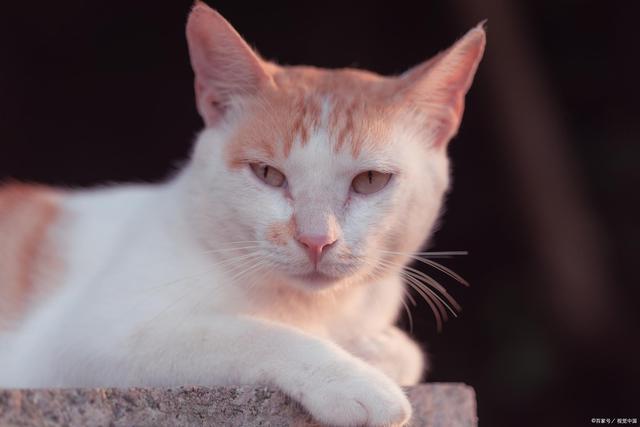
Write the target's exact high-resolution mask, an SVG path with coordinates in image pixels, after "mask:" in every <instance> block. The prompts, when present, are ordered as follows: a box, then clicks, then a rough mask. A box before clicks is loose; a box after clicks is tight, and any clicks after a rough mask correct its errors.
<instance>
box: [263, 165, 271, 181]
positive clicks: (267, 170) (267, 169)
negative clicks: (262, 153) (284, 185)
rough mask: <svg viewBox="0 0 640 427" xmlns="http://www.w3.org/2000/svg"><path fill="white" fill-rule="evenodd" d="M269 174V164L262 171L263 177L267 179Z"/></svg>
mask: <svg viewBox="0 0 640 427" xmlns="http://www.w3.org/2000/svg"><path fill="white" fill-rule="evenodd" d="M268 174H269V166H265V167H264V172H262V177H263V178H264V179H266V178H267V175H268Z"/></svg>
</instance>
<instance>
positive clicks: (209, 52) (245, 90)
mask: <svg viewBox="0 0 640 427" xmlns="http://www.w3.org/2000/svg"><path fill="white" fill-rule="evenodd" d="M187 41H188V44H189V55H190V57H191V66H192V67H193V71H194V73H195V92H196V105H197V108H198V111H199V113H200V115H201V116H202V118H203V120H204V122H205V124H206V125H207V126H213V125H215V124H216V123H217V122H218V121H219V120H220V119H221V118H222V117H223V116H224V114H225V112H226V111H227V110H228V109H229V108H232V106H233V101H234V99H237V98H238V97H242V96H245V95H250V94H252V93H255V92H256V91H258V90H259V89H260V88H261V87H262V85H264V84H267V82H269V81H270V76H269V74H268V73H267V71H266V70H265V67H264V64H263V61H262V60H261V59H260V57H259V56H258V55H257V54H256V53H254V52H253V50H251V48H250V47H249V46H248V45H247V43H246V42H245V41H244V40H243V39H242V37H241V36H240V35H239V34H238V33H237V32H236V30H234V29H233V27H232V26H231V24H229V23H228V22H227V21H226V20H225V19H224V18H223V17H222V15H220V14H219V13H218V12H216V11H215V10H213V9H211V8H210V7H209V6H207V5H206V4H204V3H202V2H200V1H197V2H196V3H195V4H194V6H193V9H192V10H191V13H190V14H189V19H188V21H187Z"/></svg>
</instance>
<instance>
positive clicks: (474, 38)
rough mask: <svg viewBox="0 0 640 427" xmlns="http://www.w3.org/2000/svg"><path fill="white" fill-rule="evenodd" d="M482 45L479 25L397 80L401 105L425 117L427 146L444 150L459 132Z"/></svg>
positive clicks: (483, 23) (482, 38)
mask: <svg viewBox="0 0 640 427" xmlns="http://www.w3.org/2000/svg"><path fill="white" fill-rule="evenodd" d="M485 43H486V34H485V22H481V23H480V24H478V25H477V26H476V27H475V28H473V29H471V30H470V31H469V32H468V33H467V34H465V35H464V36H463V37H462V38H461V39H460V40H458V41H457V42H456V43H455V44H454V45H453V46H451V47H450V48H449V49H447V50H445V51H443V52H440V53H439V54H438V55H436V56H435V57H433V58H431V59H430V60H428V61H426V62H424V63H422V64H420V65H418V66H416V67H414V68H412V69H410V70H409V71H407V72H406V73H404V74H403V75H402V76H400V84H401V86H402V88H401V93H402V99H403V102H409V103H410V104H411V106H412V108H416V109H418V111H420V112H422V113H424V117H425V120H426V122H425V125H426V126H427V130H428V134H429V139H430V142H431V144H432V146H434V147H436V148H440V147H446V145H447V143H448V142H449V140H450V139H451V138H452V137H453V136H454V135H455V134H456V132H457V131H458V127H459V126H460V122H461V120H462V113H463V111H464V97H465V95H466V93H467V91H468V90H469V87H470V86H471V82H472V81H473V77H474V75H475V73H476V69H477V68H478V64H479V63H480V60H481V59H482V54H483V53H484V47H485Z"/></svg>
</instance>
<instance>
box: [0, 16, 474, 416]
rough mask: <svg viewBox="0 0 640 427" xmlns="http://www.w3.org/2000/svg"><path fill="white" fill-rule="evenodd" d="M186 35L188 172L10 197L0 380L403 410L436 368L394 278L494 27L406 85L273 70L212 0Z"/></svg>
mask: <svg viewBox="0 0 640 427" xmlns="http://www.w3.org/2000/svg"><path fill="white" fill-rule="evenodd" d="M187 35H188V37H189V42H190V51H191V58H192V64H193V67H194V70H195V73H196V94H197V99H198V108H199V111H200V113H201V115H202V116H203V118H204V120H205V123H206V124H207V127H206V129H205V130H204V131H203V132H202V133H201V134H200V136H199V137H198V140H197V142H196V148H195V150H194V153H193V156H192V159H191V161H190V162H189V164H188V165H187V166H186V167H185V168H184V169H183V170H182V171H181V172H180V173H179V174H176V176H175V177H173V178H172V179H170V180H168V181H167V182H165V183H162V184H156V185H138V186H122V187H114V188H105V189H102V190H91V191H79V192H71V191H63V190H50V189H45V188H39V187H29V186H21V185H18V186H15V185H14V186H13V187H10V188H5V189H4V190H0V231H1V232H2V233H3V234H6V235H7V236H10V238H9V239H5V241H4V244H3V243H0V253H2V254H3V256H2V257H1V258H0V269H1V270H0V271H3V272H2V273H0V280H2V281H3V282H4V283H0V289H3V290H0V296H3V297H4V304H1V303H0V309H1V310H3V311H2V312H0V314H2V316H0V319H2V320H4V321H5V322H4V323H0V325H2V326H3V327H4V329H5V332H4V334H3V335H0V386H5V387H7V386H8V387H58V386H62V387H67V386H79V387H98V386H143V385H144V386H176V385H183V384H202V385H220V384H239V383H250V384H253V383H267V384H271V385H275V386H277V387H279V388H280V389H282V390H283V391H285V392H286V393H288V394H290V395H291V396H292V397H294V398H295V399H298V400H299V401H301V402H302V403H303V405H305V407H306V408H307V409H308V410H309V411H310V412H311V413H312V414H313V415H314V416H315V417H316V418H318V419H319V420H321V421H323V422H326V423H329V424H335V425H360V424H368V425H385V424H390V423H403V422H405V421H406V420H407V419H408V417H409V415H410V407H409V404H408V401H407V400H406V398H405V397H404V396H403V394H402V392H401V390H400V389H399V388H398V386H397V385H396V383H398V384H401V385H409V384H413V383H415V382H417V381H418V380H419V379H420V377H421V375H422V372H423V369H424V361H423V355H422V352H421V350H420V349H419V347H418V346H417V345H416V344H415V343H414V342H413V341H412V340H410V339H409V338H408V337H407V336H406V335H405V334H404V333H403V332H401V331H400V330H399V329H397V328H396V327H395V326H394V323H395V321H396V318H397V315H398V312H399V309H400V307H401V304H402V299H403V293H404V285H403V284H402V280H401V275H400V273H399V272H400V270H401V269H402V266H403V265H404V264H406V263H407V262H408V261H409V259H410V258H409V256H410V253H411V252H413V251H416V250H417V249H418V248H419V247H420V245H421V244H422V243H423V242H424V240H425V239H426V238H427V237H428V235H429V232H430V230H431V229H432V227H433V224H434V222H435V220H436V218H437V215H438V212H439V210H440V207H441V203H442V198H443V196H444V194H445V192H446V190H447V188H448V160H447V156H446V143H447V141H448V140H449V139H450V137H451V136H452V135H453V134H454V133H455V131H456V129H457V127H458V125H459V121H460V117H461V114H462V102H463V97H464V93H465V92H466V90H467V89H468V87H469V85H470V83H471V78H472V76H473V73H474V72H475V68H476V67H477V63H478V61H479V59H480V56H481V54H482V49H483V47H484V32H483V30H482V29H481V28H476V29H474V30H472V31H471V32H470V33H469V34H468V35H467V36H466V37H465V38H464V39H462V40H461V41H460V42H458V44H457V45H456V46H454V48H452V49H450V50H449V51H447V52H445V53H443V54H441V55H440V56H439V57H437V58H436V59H435V60H433V61H432V62H430V63H426V64H424V65H422V66H419V67H417V68H415V69H414V70H412V71H410V72H408V73H406V74H405V75H404V76H402V77H400V78H397V79H391V78H382V77H379V76H376V75H374V74H370V73H366V72H361V71H354V70H342V71H325V70H318V69H313V68H308V67H289V68H285V67H279V66H277V65H275V64H271V63H266V62H264V61H263V60H261V59H260V58H258V57H257V56H255V55H254V54H253V53H252V52H251V51H250V50H249V49H248V48H247V47H246V45H245V44H244V42H243V41H242V40H241V39H240V38H239V36H238V35H237V33H235V32H234V31H233V29H231V27H229V26H228V24H227V23H226V21H224V20H223V18H221V17H220V16H219V15H217V14H216V13H215V12H213V11H211V10H210V9H208V8H207V7H206V6H204V5H202V4H199V5H197V6H195V7H194V11H193V12H192V14H191V16H190V20H189V24H188V28H187ZM448 57H449V59H447V58H448ZM447 61H448V62H447ZM438 63H442V67H437V66H434V64H436V65H438ZM439 68H442V69H443V70H444V71H442V70H439ZM438 73H441V74H442V73H444V74H443V76H440V77H439V76H438ZM452 82H453V83H452ZM423 86H424V87H423ZM449 87H450V89H447V88H449ZM424 91H429V94H430V95H429V96H426V97H424V96H423V97H421V98H420V99H418V95H419V94H422V93H423V92H424ZM447 91H450V92H451V93H450V94H448V93H447ZM449 98H450V99H449ZM439 104H442V105H440V107H443V106H444V107H443V108H440V109H439V110H438V109H436V107H438V105H439ZM422 114H425V115H426V117H428V118H430V119H431V123H432V124H434V125H433V126H425V124H424V121H425V119H424V118H420V117H419V116H420V115H422ZM371 171H373V172H371ZM363 174H364V175H363ZM354 177H355V178H354ZM32 230H38V232H33V231H32Z"/></svg>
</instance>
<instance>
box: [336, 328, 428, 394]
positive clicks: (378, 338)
mask: <svg viewBox="0 0 640 427" xmlns="http://www.w3.org/2000/svg"><path fill="white" fill-rule="evenodd" d="M343 347H344V348H345V349H346V350H347V351H349V352H350V353H351V354H353V355H354V356H357V357H359V358H360V359H362V360H364V361H366V362H367V363H369V364H370V365H373V366H375V367H376V368H378V369H380V370H381V371H382V372H384V373H385V374H387V375H388V376H389V377H391V378H393V379H394V380H395V381H396V382H397V383H398V384H400V385H403V386H408V385H414V384H416V383H418V382H419V381H420V379H421V378H422V376H423V374H424V372H425V371H426V370H427V360H426V355H425V354H424V352H423V351H422V350H421V349H420V347H419V346H418V344H417V343H416V342H415V341H413V340H412V339H411V338H409V337H408V336H407V334H406V333H405V332H403V331H401V330H400V329H398V328H397V327H395V326H390V327H388V328H387V329H384V330H383V331H381V332H379V333H378V334H376V335H371V336H367V335H365V336H360V337H356V338H354V339H352V340H350V341H348V342H346V343H344V344H343Z"/></svg>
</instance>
